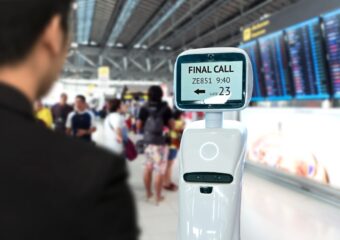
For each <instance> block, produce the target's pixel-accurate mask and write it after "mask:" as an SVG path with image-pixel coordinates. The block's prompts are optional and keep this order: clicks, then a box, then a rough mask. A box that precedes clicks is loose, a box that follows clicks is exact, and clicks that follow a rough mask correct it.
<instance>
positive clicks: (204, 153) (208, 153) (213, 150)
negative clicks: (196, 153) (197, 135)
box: [200, 142, 220, 161]
mask: <svg viewBox="0 0 340 240" xmlns="http://www.w3.org/2000/svg"><path fill="white" fill-rule="evenodd" d="M219 153H220V150H219V148H218V146H217V144H216V143H214V142H206V143H204V144H203V145H202V146H201V148H200V156H201V158H202V159H203V160H205V161H212V160H214V159H215V158H217V156H218V154H219Z"/></svg>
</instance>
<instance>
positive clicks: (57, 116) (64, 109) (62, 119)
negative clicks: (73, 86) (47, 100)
mask: <svg viewBox="0 0 340 240" xmlns="http://www.w3.org/2000/svg"><path fill="white" fill-rule="evenodd" d="M72 111H73V107H72V106H70V105H68V104H67V95H66V94H65V93H62V94H61V95H60V101H59V103H57V104H55V105H54V106H53V107H52V114H53V120H54V130H55V131H56V132H60V133H66V120H67V116H68V115H69V114H70V113H71V112H72Z"/></svg>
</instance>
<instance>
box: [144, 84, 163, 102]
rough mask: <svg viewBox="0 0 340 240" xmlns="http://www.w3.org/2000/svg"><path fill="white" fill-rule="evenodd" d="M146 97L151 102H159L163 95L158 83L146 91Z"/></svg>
mask: <svg viewBox="0 0 340 240" xmlns="http://www.w3.org/2000/svg"><path fill="white" fill-rule="evenodd" d="M148 97H149V101H151V102H161V101H162V97H163V90H162V88H161V87H160V86H158V85H154V86H151V87H150V88H149V91H148Z"/></svg>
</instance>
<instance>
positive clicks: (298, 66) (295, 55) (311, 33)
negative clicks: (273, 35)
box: [286, 18, 330, 99]
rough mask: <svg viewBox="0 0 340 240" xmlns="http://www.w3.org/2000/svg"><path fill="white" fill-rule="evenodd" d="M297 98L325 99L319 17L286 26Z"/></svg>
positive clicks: (324, 75)
mask: <svg viewBox="0 0 340 240" xmlns="http://www.w3.org/2000/svg"><path fill="white" fill-rule="evenodd" d="M286 33H287V39H288V50H289V56H290V61H291V68H292V77H293V82H294V87H295V97H296V98H297V99H326V98H329V96H330V95H329V86H328V82H327V70H326V64H325V54H324V50H323V45H322V32H321V27H320V21H319V18H314V19H311V20H309V21H306V22H303V23H300V24H297V25H294V26H292V27H289V28H287V29H286Z"/></svg>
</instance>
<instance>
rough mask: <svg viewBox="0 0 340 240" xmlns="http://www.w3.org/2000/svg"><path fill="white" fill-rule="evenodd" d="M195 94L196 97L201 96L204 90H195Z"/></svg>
mask: <svg viewBox="0 0 340 240" xmlns="http://www.w3.org/2000/svg"><path fill="white" fill-rule="evenodd" d="M195 93H196V94H197V95H200V94H201V93H202V94H203V93H205V90H201V89H197V90H196V91H195Z"/></svg>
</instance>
